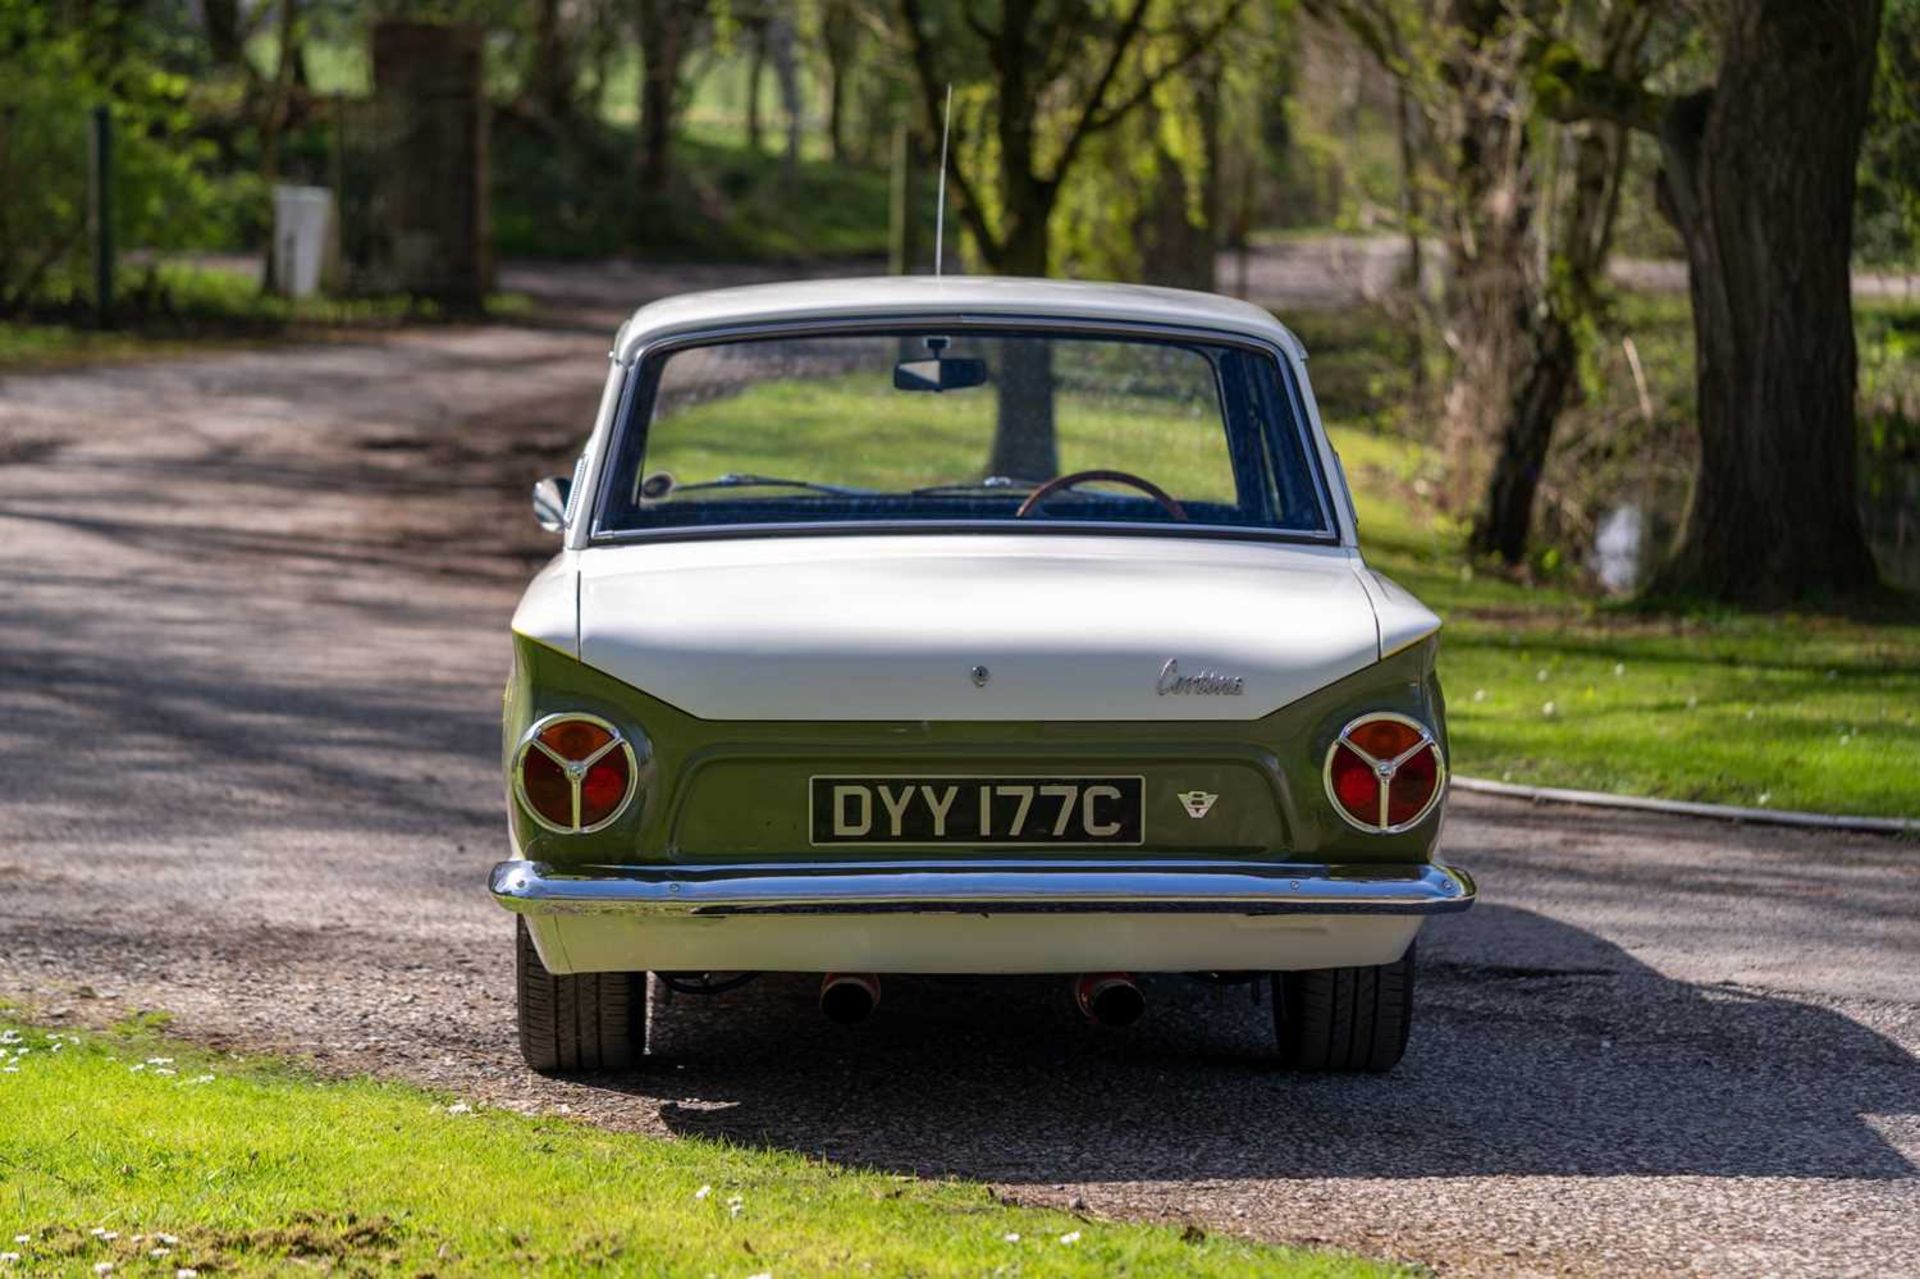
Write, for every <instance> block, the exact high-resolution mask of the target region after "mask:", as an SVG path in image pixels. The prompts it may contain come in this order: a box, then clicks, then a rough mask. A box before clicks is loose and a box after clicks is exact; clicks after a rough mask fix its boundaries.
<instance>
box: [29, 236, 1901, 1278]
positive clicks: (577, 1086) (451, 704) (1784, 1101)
mask: <svg viewBox="0 0 1920 1279" xmlns="http://www.w3.org/2000/svg"><path fill="white" fill-rule="evenodd" d="M616 285H617V286H618V287H623V288H627V289H629V290H631V291H632V292H634V293H636V294H638V293H642V292H645V291H646V290H647V289H648V288H650V287H657V282H654V281H651V280H650V278H649V277H645V276H642V275H638V274H636V276H635V278H634V279H633V280H632V281H628V282H616ZM610 288H612V291H615V292H617V291H618V288H616V287H612V286H610ZM579 300H580V299H576V301H579ZM586 300H588V301H591V300H592V299H586ZM605 301H606V299H605V298H601V299H600V302H601V303H603V304H604V303H605ZM604 318H605V316H604V315H599V314H596V315H593V316H590V317H589V320H588V322H587V323H585V324H583V325H581V326H578V327H556V328H548V329H518V328H494V329H485V330H458V329H444V330H426V331H415V332H409V333H405V334H400V335H396V336H390V337H387V338H384V339H380V340H372V339H369V340H366V341H341V342H335V343H331V344H327V345H317V346H311V347H300V348H293V349H285V350H259V351H249V352H239V353H234V354H227V355H219V356H208V357H205V358H197V359H194V360H190V361H184V362H174V363H152V364H141V365H131V366H125V367H119V368H114V369H106V370H94V371H72V372H66V373H61V374H57V375H46V376H35V377H12V378H6V379H4V380H0V781H4V792H0V878H3V879H4V882H5V884H6V885H7V892H6V893H5V894H4V895H3V896H0V994H6V995H10V996H14V997H26V998H28V999H31V1000H33V1001H35V1002H36V1004H37V1005H38V1007H39V1008H40V1009H41V1011H42V1012H43V1013H44V1014H45V1015H47V1016H56V1017H60V1018H63V1019H67V1020H71V1021H74V1022H89V1021H91V1022H98V1021H101V1020H104V1019H106V1018H109V1017H112V1016H117V1015H122V1014H124V1013H125V1012H126V1011H128V1010H130V1009H133V1008H136V1007H137V1008H151V1009H165V1010H168V1011H170V1012H172V1013H173V1014H174V1015H175V1017H176V1020H175V1022H174V1025H175V1027H176V1028H177V1029H178V1030H179V1031H180V1032H181V1033H183V1034H186V1035H188V1036H191V1037H193V1038H195V1039H198V1040H202V1041H205V1042H209V1043H213V1044H219V1045H228V1046H244V1047H247V1048H257V1049H272V1050H277V1051H284V1052H289V1053H294V1054H300V1055H304V1056H307V1057H309V1058H311V1059H312V1060H314V1061H315V1062H316V1063H318V1064H319V1065H320V1066H321V1067H322V1068H324V1069H327V1070H332V1071H355V1070H368V1071H375V1072H380V1073H382V1074H387V1075H392V1076H397V1077H401V1078H406V1079H411V1080H417V1081H421V1082H424V1083H428V1084H432V1085H436V1086H441V1087H446V1088H451V1089H456V1090H459V1091H461V1092H464V1093H467V1094H470V1095H472V1096H474V1097H476V1098H479V1099H481V1100H483V1101H486V1102H489V1103H492V1104H498V1105H504V1106H511V1107H516V1108H521V1109H529V1110H532V1109H561V1108H564V1109H567V1110H569V1111H570V1113H572V1114H574V1115H576V1116H581V1117H585V1118H589V1119H592V1120H594V1121H597V1122H601V1123H606V1124H610V1125H614V1126H617V1127H621V1128H628V1129H633V1130H636V1131H641V1132H647V1133H655V1134H675V1135H700V1136H711V1137H724V1138H726V1139H729V1140H732V1141H738V1142H745V1143H750V1144H759V1145H765V1146H769V1147H779V1148H787V1149H794V1150H801V1151H807V1152H813V1153H818V1154H823V1155H825V1156H828V1157H831V1158H835V1159H841V1160H847V1161H852V1162H859V1163H864V1164H870V1165H876V1166H881V1167H887V1168H894V1169H900V1170H907V1171H912V1172H916V1173H922V1174H927V1175H954V1176H963V1177H971V1178H979V1179H982V1180H985V1181H987V1182H990V1183H992V1184H994V1185H995V1186H996V1187H998V1188H999V1189H1000V1190H1001V1191H1002V1192H1003V1193H1005V1194H1007V1195H1010V1196H1012V1197H1015V1198H1018V1199H1021V1200H1026V1201H1033V1202H1046V1203H1054V1204H1062V1205H1075V1204H1079V1205H1083V1206H1084V1211H1085V1212H1087V1213H1088V1214H1089V1215H1090V1216H1092V1217H1095V1218H1098V1217H1106V1216H1140V1217H1148V1218H1161V1219H1167V1220H1176V1221H1190V1222H1195V1223H1198V1224H1200V1225H1201V1226H1203V1227H1204V1228H1206V1229H1209V1230H1216V1231H1227V1232H1234V1233H1240V1234H1246V1235H1250V1236H1258V1237H1261V1238H1267V1239H1275V1240H1287V1241H1296V1242H1312V1243H1325V1244H1333V1245H1338V1246H1342V1247H1347V1248H1352V1249H1356V1250H1358V1251H1361V1252H1365V1253H1369V1254H1375V1255H1384V1256H1393V1257H1401V1258H1408V1259H1414V1260H1419V1261H1423V1262H1426V1263H1428V1264H1431V1265H1433V1266H1435V1267H1436V1268H1439V1269H1441V1270H1443V1271H1446V1272H1449V1273H1464V1274H1479V1273H1501V1274H1511V1273H1537V1274H1561V1273H1566V1274H1581V1275H1587V1274H1592V1275H1599V1274H1607V1275H1613V1274H1626V1273H1655V1272H1659V1273H1676V1272H1677V1273H1697V1274H1712V1275H1750V1274H1762V1273H1782V1274H1786V1273H1802V1274H1823V1275H1826V1274H1863V1275H1864V1274H1887V1273H1892V1272H1897V1271H1901V1270H1906V1271H1907V1272H1909V1273H1911V1272H1913V1270H1914V1269H1915V1267H1916V1264H1917V1263H1916V1256H1920V1249H1916V1246H1915V1240H1916V1234H1915V1227H1914V1222H1915V1221H1916V1220H1920V1176H1916V1163H1920V1061H1916V1057H1915V1052H1916V1048H1920V849H1916V847H1915V846H1914V845H1913V844H1912V843H1910V842H1905V843H1903V842H1899V841H1893V840H1884V839H1876V838H1866V837H1861V838H1849V837H1844V836H1827V835H1816V834H1809V833H1803V832H1784V831H1777V830H1765V829H1757V828H1739V827H1730V826H1721V825H1714V824H1706V823H1699V822H1693V821H1685V820H1669V819H1659V818H1654V817H1648V816H1644V815H1638V816H1614V815H1607V814H1601V813H1595V812H1586V811H1576V810H1563V809H1547V808H1531V807H1528V806H1525V805H1519V804H1514V803H1511V802H1505V801H1494V800H1486V799H1479V798H1474V797H1466V796H1462V797H1459V798H1458V799H1457V800H1456V802H1455V804H1454V806H1453V809H1452V811H1451V813H1450V815H1449V818H1448V826H1447V830H1446V837H1445V842H1446V848H1447V852H1448V854H1449V855H1450V857H1451V858H1452V859H1454V860H1455V861H1457V862H1459V863H1461V864H1463V865H1466V866H1468V867H1470V868H1471V869H1472V870H1473V871H1474V872H1476V873H1477V874H1478V876H1479V877H1480V881H1481V884H1482V886H1483V888H1484V890H1485V896H1484V897H1483V904H1482V905H1481V906H1480V907H1479V908H1477V909H1476V910H1474V911H1472V912H1470V913H1469V914H1467V915H1464V916H1457V917H1450V918H1447V919H1445V920H1441V921H1437V922H1436V923H1435V924H1433V925H1432V926H1431V927H1430V929H1429V931H1428V932H1427V933H1426V934H1425V936H1424V937H1423V940H1422V943H1421V946H1422V955H1423V969H1422V973H1421V982H1422V989H1421V996H1420V1017H1419V1024H1418V1026H1417V1028H1416V1031H1415V1035H1414V1041H1413V1047H1412V1049H1411V1051H1410V1053H1409V1056H1408V1058H1407V1060H1406V1062H1405V1063H1404V1064H1403V1066H1402V1067H1401V1068H1400V1069H1399V1070H1398V1071H1396V1072H1395V1073H1393V1074H1392V1075H1390V1076H1387V1077H1384V1078H1367V1079H1319V1078H1302V1077H1296V1076H1290V1075H1287V1074H1283V1073H1278V1072H1275V1071H1273V1070H1271V1069H1269V1068H1268V1067H1267V1065H1266V1064H1265V1063H1264V1062H1263V1061H1262V1059H1261V1052H1262V1049H1263V1046H1264V1044H1265V1042H1266V1040H1267V1035H1268V1033H1269V1032H1268V1031H1267V1029H1266V1026H1265V1017H1266V1010H1265V1009H1264V1008H1256V1007H1253V1006H1252V1005H1251V1004H1250V1002H1249V1001H1248V998H1247V995H1246V994H1245V992H1236V993H1227V994H1218V993H1215V992H1212V991H1209V990H1205V989H1202V988H1200V987H1198V986H1195V985H1191V984H1189V983H1186V982H1183V981H1181V980H1179V979H1172V978H1169V979H1160V980H1156V981H1154V982H1152V983H1151V984H1150V988H1149V996H1150V999H1151V1001H1152V1006H1151V1011H1150V1016H1149V1019H1148V1021H1147V1022H1146V1023H1145V1024H1144V1025H1143V1026H1142V1027H1141V1028H1139V1029H1137V1030H1136V1031H1132V1032H1124V1033H1114V1032H1099V1031H1096V1030H1093V1029H1090V1028H1088V1027H1085V1026H1083V1025H1081V1024H1080V1023H1079V1022H1078V1021H1077V1020H1076V1019H1074V1018H1073V1017H1072V1016H1070V1015H1069V1013H1068V1012H1067V1010H1066V1008H1065V1006H1064V1001H1063V990H1062V983H1058V982H1055V981H1052V980H1045V981H1042V980H1018V981H1004V980H1003V981H994V982H955V983H941V982H933V981H898V982H892V983H889V988H888V991H887V997H886V1003H885V1005H884V1006H883V1008H882V1010H881V1012H880V1013H879V1014H878V1015H877V1016H876V1018H875V1019H874V1020H873V1021H871V1022H869V1023H867V1024H866V1025H864V1026H862V1027H859V1028H856V1029H854V1030H852V1031H847V1030H843V1029H841V1028H838V1027H832V1026H829V1025H826V1024H825V1023H824V1022H823V1021H822V1020H821V1019H820V1018H819V1017H818V1015H817V1013H815V1012H814V1010H813V1008H812V1000H811V990H810V988H809V984H808V983H806V982H805V981H803V980H801V979H794V978H780V979H773V978H770V979H767V980H764V981H762V982H760V983H758V984H756V985H754V986H751V987H748V988H746V989H745V990H742V991H740V992H737V993H736V994H734V995H730V996H726V997H724V998H721V999H719V1000H716V1001H710V1002H700V1001H694V1000H690V999H687V998H685V997H681V998H679V999H677V1000H674V1001H672V1002H664V1001H661V1002H657V1003H656V1007H655V1009H654V1018H655V1025H656V1033H657V1042H658V1046H659V1048H660V1053H659V1056H658V1057H657V1058H656V1059H655V1060H654V1061H653V1062H652V1063H651V1066H650V1069H649V1070H648V1071H646V1072H645V1073H641V1074H637V1075H634V1076H632V1077H628V1078H622V1079H615V1080H599V1081H592V1082H579V1083H559V1082H551V1081H546V1080H542V1079H540V1078H538V1077H536V1076H533V1075H531V1074H530V1073H529V1072H527V1071H526V1070H524V1069H523V1068H522V1067H521V1066H520V1065H519V1064H518V1062H517V1058H516V1055H515V1053H514V1050H513V1044H512V1013H511V1002H510V996H511V973H510V954H509V937H510V930H509V928H508V923H507V918H506V916H504V915H503V914H501V913H500V912H498V911H497V910H496V909H495V908H494V907H493V906H492V905H491V903H489V902H488V901H487V899H486V895H485V893H484V891H483V888H482V883H483V879H484V875H485V872H486V869H487V867H488V866H490V865H491V864H492V863H493V862H494V861H495V860H496V859H497V858H498V857H500V856H501V855H502V850H503V847H504V823H503V820H502V816H501V794H500V782H499V778H498V774H497V771H496V770H497V759H498V743H497V712H498V698H499V692H500V686H501V683H502V679H503V676H504V673H505V664H506V657H507V644H506V625H507V619H508V616H509V614H510V612H511V609H512V606H513V602H514V600H515V598H516V596H517V594H518V591H519V588H520V584H521V583H522V581H523V580H524V578H525V576H526V574H527V573H528V571H529V569H530V567H531V566H532V565H534V564H536V563H538V562H539V560H540V559H541V558H543V557H544V555H545V554H546V545H547V544H546V543H545V541H544V540H543V537H542V535H541V534H540V533H539V532H538V530H536V529H535V528H534V527H533V525H532V523H531V520H530V518H529V517H528V515H527V512H526V507H525V500H524V493H525V489H526V485H527V483H528V481H529V480H530V479H532V478H533V477H535V476H537V475H539V474H543V473H546V472H550V471H556V470H559V469H561V466H562V464H563V462H564V461H565V459H566V457H567V455H568V451H569V449H570V448H571V447H573V445H574V443H575V440H576V437H577V435H578V433H579V431H580V430H581V429H582V427H583V425H584V424H585V423H586V421H587V420H588V417H589V415H590V413H591V411H592V406H593V403H594V400H595V397H596V394H597V390H598V386H599V380H600V377H601V373H602V370H603V367H604V365H603V363H602V361H603V360H604V358H605V352H606V347H607V329H606V327H604V326H602V325H601V321H602V320H603V319H604Z"/></svg>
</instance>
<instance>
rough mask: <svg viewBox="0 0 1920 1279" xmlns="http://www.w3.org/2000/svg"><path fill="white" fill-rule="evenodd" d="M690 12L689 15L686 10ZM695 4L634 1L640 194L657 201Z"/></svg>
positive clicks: (669, 173) (664, 181)
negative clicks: (638, 49) (636, 41)
mask: <svg viewBox="0 0 1920 1279" xmlns="http://www.w3.org/2000/svg"><path fill="white" fill-rule="evenodd" d="M690 8H691V9H692V10H693V13H691V14H690V13H689V12H688V11H689V9H690ZM698 11H699V4H698V0H638V2H637V4H636V6H635V19H636V23H637V26H638V28H639V34H640V155H639V165H638V167H639V177H640V194H641V195H642V196H645V197H648V198H655V199H657V198H659V197H660V196H663V195H665V194H666V193H667V188H668V187H670V186H671V185H672V183H673V131H674V122H675V121H674V118H675V116H676V114H677V113H678V108H679V104H680V68H681V67H682V65H684V64H685V62H686V59H687V52H688V46H689V45H690V44H691V43H692V37H693V26H694V22H695V21H697V15H698Z"/></svg>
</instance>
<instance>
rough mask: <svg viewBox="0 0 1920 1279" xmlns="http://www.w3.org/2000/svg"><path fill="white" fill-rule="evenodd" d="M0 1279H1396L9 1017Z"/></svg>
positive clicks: (1285, 1251) (1161, 1230)
mask: <svg viewBox="0 0 1920 1279" xmlns="http://www.w3.org/2000/svg"><path fill="white" fill-rule="evenodd" d="M0 1041H5V1042H0V1056H4V1057H5V1059H6V1065H5V1066H4V1067H0V1252H5V1253H11V1254H17V1256H15V1257H13V1258H11V1264H7V1265H0V1273H6V1272H8V1271H15V1272H20V1273H30V1274H49V1273H61V1274H72V1273H87V1272H88V1271H90V1270H98V1268H99V1267H100V1265H102V1264H103V1263H109V1262H110V1263H112V1273H115V1274H134V1275H141V1274H146V1275H177V1274H178V1273H179V1272H180V1270H181V1268H183V1267H184V1268H187V1269H191V1270H194V1271H197V1272H198V1273H200V1274H202V1275H213V1274H221V1275H229V1274H264V1273H286V1272H287V1270H288V1269H289V1267H290V1263H294V1264H300V1265H315V1266H320V1267H322V1268H323V1269H328V1270H336V1269H337V1270H342V1271H345V1272H348V1273H354V1274H363V1273H375V1272H379V1273H388V1272H393V1273H408V1274H432V1273H439V1274H473V1273H492V1272H506V1271H515V1272H522V1273H539V1274H586V1273H601V1272H604V1271H606V1270H609V1269H611V1270H617V1271H618V1272H619V1273H622V1274H645V1275H682V1274H685V1275H722V1276H749V1275H769V1276H775V1277H776V1279H777V1277H780V1276H789V1275H829V1274H833V1275H838V1274H858V1273H867V1274H877V1275H901V1274H915V1275H946V1274H965V1275H983V1274H985V1275H1009V1276H1012V1275H1126V1274H1133V1275H1159V1274H1183V1275H1255V1274H1258V1275H1275V1276H1287V1277H1289V1279H1306V1277H1309V1276H1314V1277H1325V1279H1334V1277H1347V1276H1352V1277H1356V1279H1358V1277H1361V1276H1381V1275H1390V1274H1399V1273H1405V1272H1404V1271H1399V1270H1395V1269H1392V1268H1390V1267H1387V1266H1383V1265H1379V1264H1376V1263H1373V1262H1367V1261H1363V1260H1360V1259H1357V1258H1353V1257H1349V1256H1344V1255H1337V1254H1331V1253H1316V1252H1305V1251H1300V1250H1296V1249H1290V1248H1276V1247H1265V1246H1257V1245H1253V1244H1247V1243H1243V1242H1239V1241H1235V1240H1230V1239H1224V1238H1213V1237H1208V1236H1203V1235H1201V1234H1200V1232H1198V1231H1187V1232H1185V1233H1183V1232H1182V1231H1181V1230H1179V1229H1175V1228H1169V1227H1165V1226H1144V1225H1123V1224H1112V1223H1107V1222H1101V1221H1092V1220H1088V1219H1085V1218H1083V1217H1078V1216H1075V1215H1072V1214H1068V1213H1064V1212H1054V1211H1042V1210H1035V1209H1023V1208H1010V1207H1005V1206H1002V1205H1001V1204H1000V1203H998V1202H997V1201H996V1200H995V1199H994V1197H993V1195H992V1194H991V1193H990V1192H989V1191H988V1190H987V1189H986V1188H985V1187H983V1186H979V1185H970V1184H965V1183H955V1182H924V1181H919V1180H916V1179H913V1178H908V1177H899V1176H890V1175H884V1174H878V1173H867V1172H855V1171H846V1170H842V1169H838V1168H834V1167H830V1166H827V1165H824V1164H821V1163H819V1162H817V1161H813V1160H809V1159H806V1158H803V1157H801V1156H799V1155H792V1154H784V1153H768V1152H762V1151H753V1150H745V1149H739V1148H731V1147H727V1146H722V1145H719V1144H716V1143H713V1142H709V1141H702V1140H697V1139H686V1140H675V1141H662V1140H657V1139H651V1138H646V1137H639V1136H634V1135H631V1134H622V1133H613V1132H606V1131H603V1130H601V1129H597V1128H593V1127H589V1126H587V1125H585V1124H581V1123H577V1122H573V1121H569V1120H564V1119H532V1118H527V1117H524V1116H521V1115H518V1114H514V1113H510V1112H507V1111H498V1110H490V1109H484V1108H473V1109H469V1108H468V1107H466V1106H465V1104H464V1103H451V1104H450V1099H448V1098H445V1097H441V1096H436V1095H433V1094H430V1093H426V1092H423V1091H420V1090H418V1089H414V1088H409V1087H404V1086H400V1085H395V1084H384V1083H376V1082H372V1081H368V1080H351V1081H345V1082H325V1081H320V1080H316V1079H312V1078H309V1077H307V1076H305V1075H303V1074H302V1073H300V1072H299V1071H298V1070H296V1069H294V1068H292V1067H290V1066H287V1065H284V1064H277V1063H271V1062H262V1061H242V1060H238V1059H235V1058H232V1057H227V1056H221V1055H215V1054H211V1053H207V1052H203V1051H200V1050H198V1049H195V1048H191V1047H187V1046H184V1045H181V1044H178V1043H174V1042H170V1041H167V1040H165V1039H162V1038H160V1037H158V1036H157V1035H155V1034H154V1033H153V1032H152V1031H150V1030H148V1029H145V1028H143V1027H141V1026H137V1025H133V1026H127V1027H123V1028H122V1029H120V1030H118V1031H116V1032H113V1033H106V1034H87V1035H73V1034H69V1033H66V1032H55V1033H49V1032H47V1031H45V1030H42V1029H36V1028H33V1027H31V1026H26V1025H22V1024H21V1023H20V1022H18V1021H16V1020H11V1019H8V1018H7V1017H5V1016H4V1015H0Z"/></svg>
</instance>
